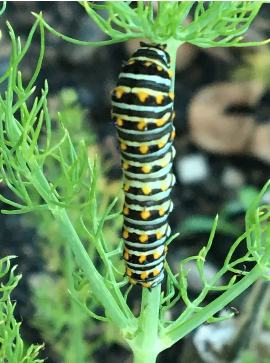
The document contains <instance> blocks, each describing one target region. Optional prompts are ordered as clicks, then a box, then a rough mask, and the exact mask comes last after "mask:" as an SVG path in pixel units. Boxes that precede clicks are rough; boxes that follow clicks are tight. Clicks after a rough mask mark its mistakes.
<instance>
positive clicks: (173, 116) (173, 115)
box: [172, 112, 175, 120]
mask: <svg viewBox="0 0 270 363" xmlns="http://www.w3.org/2000/svg"><path fill="white" fill-rule="evenodd" d="M174 119H175V112H173V113H172V120H174Z"/></svg>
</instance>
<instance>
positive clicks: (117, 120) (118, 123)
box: [116, 117, 123, 126]
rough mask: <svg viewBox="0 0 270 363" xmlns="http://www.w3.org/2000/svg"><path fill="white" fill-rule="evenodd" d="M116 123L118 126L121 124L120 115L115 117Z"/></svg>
mask: <svg viewBox="0 0 270 363" xmlns="http://www.w3.org/2000/svg"><path fill="white" fill-rule="evenodd" d="M116 123H117V125H118V126H123V120H122V119H121V118H120V117H117V119H116Z"/></svg>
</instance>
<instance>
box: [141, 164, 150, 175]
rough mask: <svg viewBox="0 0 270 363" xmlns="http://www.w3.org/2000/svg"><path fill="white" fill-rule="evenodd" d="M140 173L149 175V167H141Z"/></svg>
mask: <svg viewBox="0 0 270 363" xmlns="http://www.w3.org/2000/svg"><path fill="white" fill-rule="evenodd" d="M142 171H143V172H144V173H145V174H148V173H150V171H151V168H149V166H147V165H144V166H143V167H142Z"/></svg>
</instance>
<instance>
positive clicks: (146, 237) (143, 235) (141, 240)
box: [139, 233, 148, 243]
mask: <svg viewBox="0 0 270 363" xmlns="http://www.w3.org/2000/svg"><path fill="white" fill-rule="evenodd" d="M139 240H140V242H142V243H145V242H147V241H148V234H146V233H143V234H141V235H140V237H139Z"/></svg>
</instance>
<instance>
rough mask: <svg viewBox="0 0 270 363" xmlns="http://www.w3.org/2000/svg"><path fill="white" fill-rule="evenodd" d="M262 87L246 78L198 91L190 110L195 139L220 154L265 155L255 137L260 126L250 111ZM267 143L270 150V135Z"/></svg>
mask: <svg viewBox="0 0 270 363" xmlns="http://www.w3.org/2000/svg"><path fill="white" fill-rule="evenodd" d="M263 90H264V86H263V85H262V84H259V83H255V82H247V83H220V84H215V85H211V86H207V87H205V88H203V89H202V90H201V91H199V92H198V93H197V95H196V96H195V97H194V98H193V100H192V102H191V104H190V106H189V111H188V114H189V116H188V117H189V124H190V128H191V136H192V139H193V141H194V143H195V144H196V145H198V146H200V147H202V148H204V149H205V150H208V151H211V152H214V153H218V154H224V155H234V154H253V155H256V156H258V157H260V158H266V157H267V155H266V154H267V153H265V150H264V148H263V147H258V146H257V147H256V145H257V144H256V140H255V139H254V141H252V139H253V135H254V134H257V129H256V123H255V115H254V113H253V114H252V112H251V111H252V108H255V106H256V104H257V103H258V101H259V99H260V97H261V96H262V93H263ZM230 110H231V111H230ZM236 111H238V112H236ZM264 136H265V138H267V136H266V135H264ZM269 136H270V132H269ZM260 137H262V135H260V134H258V135H257V138H260ZM264 141H265V140H264ZM267 143H268V145H269V147H268V150H269V151H270V137H269V138H268V141H267ZM259 150H260V152H259ZM268 153H269V152H268ZM269 154H270V153H269ZM268 158H269V156H268Z"/></svg>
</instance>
